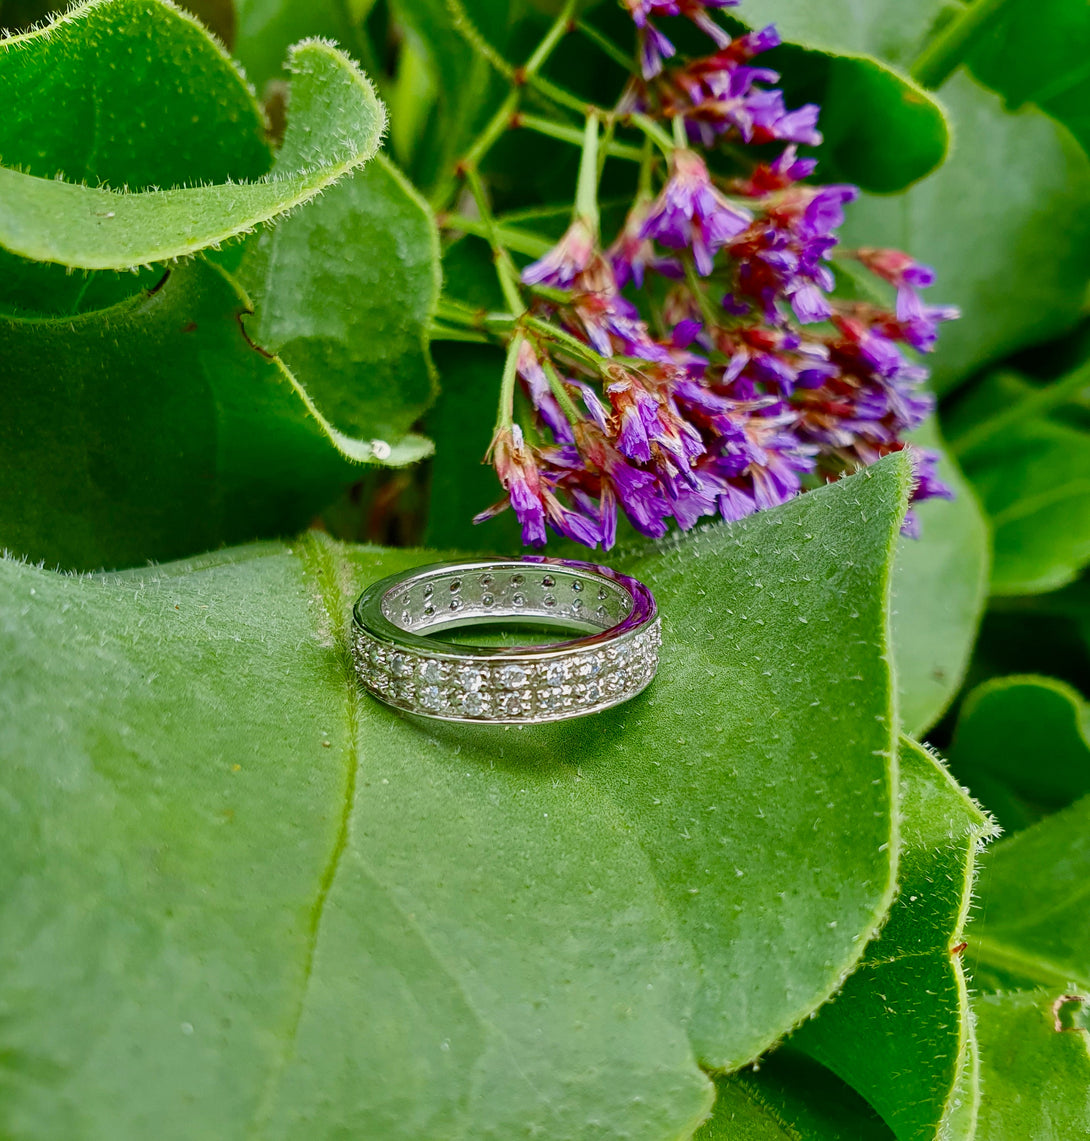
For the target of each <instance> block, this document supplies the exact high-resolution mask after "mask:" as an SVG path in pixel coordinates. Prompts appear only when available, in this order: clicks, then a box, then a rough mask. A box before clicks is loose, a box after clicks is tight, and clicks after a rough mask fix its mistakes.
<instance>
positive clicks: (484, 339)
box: [428, 321, 492, 345]
mask: <svg viewBox="0 0 1090 1141" xmlns="http://www.w3.org/2000/svg"><path fill="white" fill-rule="evenodd" d="M428 340H429V341H470V342H472V343H473V344H476V345H488V344H491V343H492V338H491V337H489V336H487V335H486V334H485V333H482V332H480V330H478V329H464V328H458V327H455V326H453V325H444V324H443V323H442V322H441V321H432V323H431V324H430V325H429V326H428Z"/></svg>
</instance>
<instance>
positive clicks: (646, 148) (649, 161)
mask: <svg viewBox="0 0 1090 1141" xmlns="http://www.w3.org/2000/svg"><path fill="white" fill-rule="evenodd" d="M654 165H655V152H654V150H653V149H652V144H651V139H650V136H645V137H644V140H643V151H642V153H641V155H640V180H639V184H638V186H637V187H636V197H637V199H644V198H647V199H650V198H652V197H654V196H653V194H652V193H651V170H652V168H653V167H654Z"/></svg>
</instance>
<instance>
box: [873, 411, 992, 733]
mask: <svg viewBox="0 0 1090 1141" xmlns="http://www.w3.org/2000/svg"><path fill="white" fill-rule="evenodd" d="M914 438H915V441H916V443H918V444H920V445H921V446H922V447H926V448H931V449H935V450H938V452H939V455H940V460H939V474H940V476H941V477H942V478H943V479H944V480H945V481H946V482H947V483H948V484H949V485H950V486H951V487H952V488H953V490H954V495H955V498H954V499H953V500H952V501H950V500H945V499H932V500H928V501H926V502H924V503H921V504H919V505H918V506H917V507H915V508H913V510H914V511H915V512H916V514H917V516H918V518H919V522H920V535H919V538H916V539H909V538H903V539H902V540H901V542H900V544H899V546H898V549H897V561H896V564H895V566H894V571H893V615H892V620H893V648H894V656H895V660H896V665H897V669H896V674H897V692H898V697H899V702H900V704H899V706H898V714H899V716H900V718H901V724H902V725H903V726H904V728H905V730H906V731H908V732H912V733H917V734H922V733H924V732H925V731H926V730H927V729H929V728H930V727H931V726H932V725H933V724H934V723H935V722H936V721H937V720H938V719H939V717H940V716H941V714H942V713H943V712H944V710H945V709H946V707H947V705H948V704H949V703H950V702H951V701H952V700H953V698H954V695H955V694H956V693H957V691H958V690H959V689H960V687H961V683H962V680H963V678H964V676H965V670H966V667H967V666H968V663H969V656H970V654H971V653H972V649H973V642H974V640H975V638H976V632H977V627H978V625H979V623H980V616H981V612H982V611H983V609H984V604H985V601H986V600H987V596H988V567H989V562H990V541H989V534H988V525H987V523H986V522H985V519H984V516H983V514H982V512H981V510H980V505H979V503H978V502H977V499H976V496H975V495H974V494H973V490H972V488H971V486H970V485H969V483H968V481H967V480H966V479H965V478H964V476H962V474H961V472H960V471H959V470H958V468H957V466H956V465H955V464H954V463H953V461H952V460H951V459H950V458H949V457H948V456H947V454H946V451H945V445H944V444H943V443H942V440H941V439H940V438H939V435H938V428H937V425H935V423H934V422H933V421H932V422H930V423H929V424H928V425H926V426H925V427H924V428H923V429H922V430H921V431H920V432H919V433H917V434H916V436H915V437H914Z"/></svg>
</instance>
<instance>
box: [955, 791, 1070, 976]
mask: <svg viewBox="0 0 1090 1141" xmlns="http://www.w3.org/2000/svg"><path fill="white" fill-rule="evenodd" d="M1088 883H1090V798H1088V797H1084V798H1083V799H1082V800H1079V801H1077V802H1076V803H1075V804H1073V805H1072V806H1071V807H1070V808H1065V809H1064V810H1063V811H1062V812H1057V813H1056V814H1055V815H1053V816H1048V817H1046V818H1045V819H1044V820H1041V821H1040V822H1038V823H1037V824H1034V825H1033V827H1031V828H1027V829H1026V830H1025V831H1023V832H1019V833H1017V834H1016V835H1014V836H1011V837H1010V838H1009V839H1006V840H1003V841H1002V842H1001V843H999V844H996V845H995V847H994V848H992V850H991V851H990V852H989V853H988V855H987V858H986V859H985V860H982V861H981V877H980V899H981V910H980V916H979V918H978V920H977V921H976V922H975V923H974V924H973V925H972V927H971V928H970V929H969V940H970V952H971V954H972V956H973V957H974V958H976V959H978V960H979V961H980V962H981V963H983V964H985V965H987V966H989V967H994V968H996V969H998V970H1001V971H1008V972H1010V973H1012V974H1013V975H1015V976H1016V977H1018V978H1021V979H1026V980H1029V981H1030V982H1032V983H1035V984H1037V985H1053V986H1061V987H1079V988H1081V989H1084V990H1085V989H1088V988H1090V916H1088V915H1087V911H1086V886H1087V884H1088Z"/></svg>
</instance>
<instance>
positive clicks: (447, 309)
mask: <svg viewBox="0 0 1090 1141" xmlns="http://www.w3.org/2000/svg"><path fill="white" fill-rule="evenodd" d="M481 317H482V312H481V310H480V309H475V308H474V307H473V306H472V305H468V304H467V303H466V302H465V301H458V300H457V299H456V298H454V297H440V298H439V300H438V301H437V302H436V303H435V319H436V320H437V321H451V322H453V323H454V324H455V325H467V326H471V327H473V328H477V327H479V326H480V324H481Z"/></svg>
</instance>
